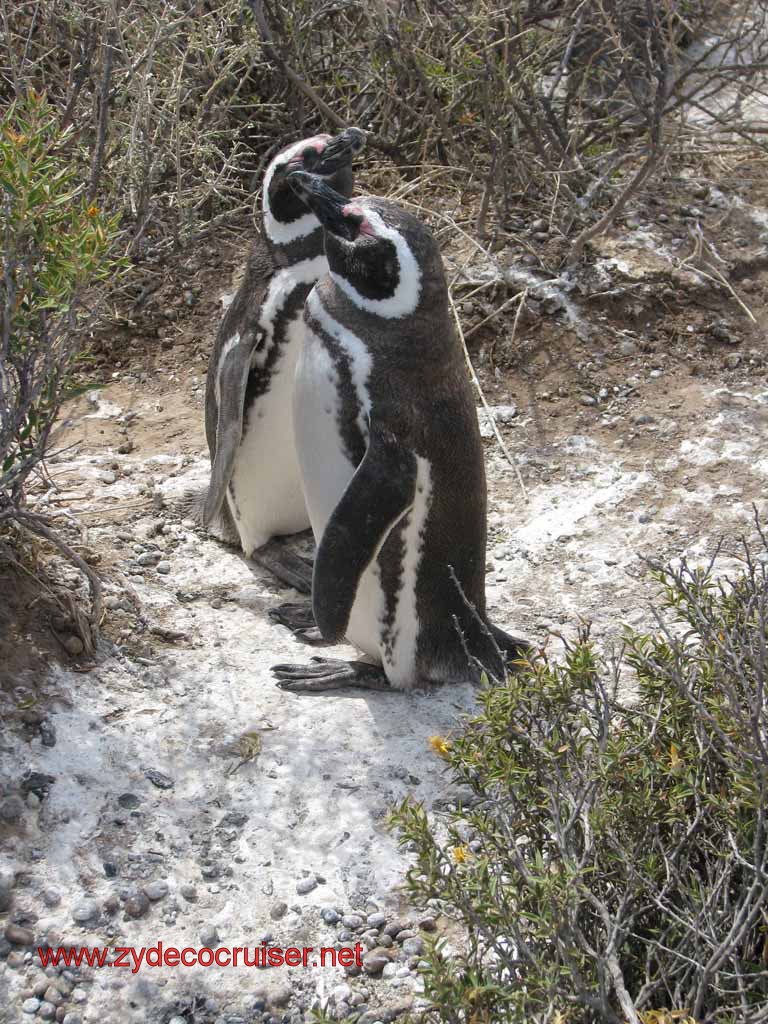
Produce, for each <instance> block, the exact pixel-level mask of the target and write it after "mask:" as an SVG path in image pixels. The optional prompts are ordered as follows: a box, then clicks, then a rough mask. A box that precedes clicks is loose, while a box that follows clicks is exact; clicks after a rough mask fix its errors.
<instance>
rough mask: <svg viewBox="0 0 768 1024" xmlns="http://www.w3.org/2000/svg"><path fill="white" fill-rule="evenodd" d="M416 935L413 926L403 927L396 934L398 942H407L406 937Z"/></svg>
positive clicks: (409, 937) (411, 937)
mask: <svg viewBox="0 0 768 1024" xmlns="http://www.w3.org/2000/svg"><path fill="white" fill-rule="evenodd" d="M415 937H416V932H415V931H414V930H413V928H403V930H402V931H399V932H398V933H397V935H396V936H395V938H396V939H397V941H398V942H405V940H406V939H413V938H415Z"/></svg>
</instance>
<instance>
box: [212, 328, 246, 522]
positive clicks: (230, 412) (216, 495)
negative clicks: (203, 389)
mask: <svg viewBox="0 0 768 1024" xmlns="http://www.w3.org/2000/svg"><path fill="white" fill-rule="evenodd" d="M252 353H253V337H252V335H251V334H250V333H248V334H246V335H245V337H244V338H243V339H242V340H238V341H237V343H236V344H235V345H233V346H232V348H230V349H229V350H228V351H226V352H225V353H224V355H223V356H222V359H221V364H220V366H219V377H218V395H217V397H218V419H217V423H216V455H215V457H214V460H213V465H212V466H211V481H210V483H209V485H208V492H207V494H206V496H205V503H204V505H203V512H202V520H203V524H204V525H205V526H209V525H210V524H211V523H212V522H213V520H214V519H215V518H216V516H217V515H218V513H219V510H220V509H221V506H222V505H223V504H224V498H225V496H226V493H227V487H228V486H229V481H230V479H231V477H232V470H233V468H234V465H235V456H236V455H237V449H238V447H239V445H240V438H241V437H242V433H243V407H244V404H245V386H246V383H247V381H248V372H249V370H250V368H251V355H252Z"/></svg>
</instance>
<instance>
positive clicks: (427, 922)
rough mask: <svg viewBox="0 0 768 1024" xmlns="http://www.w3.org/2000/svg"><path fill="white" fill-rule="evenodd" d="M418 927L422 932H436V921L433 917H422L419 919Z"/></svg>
mask: <svg viewBox="0 0 768 1024" xmlns="http://www.w3.org/2000/svg"><path fill="white" fill-rule="evenodd" d="M419 928H421V930H422V931H423V932H436V931H437V921H436V920H435V919H434V917H423V918H422V919H421V921H419Z"/></svg>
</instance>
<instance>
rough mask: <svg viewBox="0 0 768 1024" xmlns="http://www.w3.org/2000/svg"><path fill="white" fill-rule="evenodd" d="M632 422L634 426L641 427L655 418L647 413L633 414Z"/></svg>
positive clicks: (653, 421)
mask: <svg viewBox="0 0 768 1024" xmlns="http://www.w3.org/2000/svg"><path fill="white" fill-rule="evenodd" d="M633 422H634V423H635V425H636V426H638V427H643V426H647V425H648V424H649V423H655V422H656V420H655V419H654V418H653V416H649V415H648V413H641V414H640V415H639V416H635V418H634V421H633Z"/></svg>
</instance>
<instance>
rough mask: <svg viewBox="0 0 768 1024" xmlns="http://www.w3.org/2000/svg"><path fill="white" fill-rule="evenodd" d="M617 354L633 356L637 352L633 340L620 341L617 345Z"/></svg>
mask: <svg viewBox="0 0 768 1024" xmlns="http://www.w3.org/2000/svg"><path fill="white" fill-rule="evenodd" d="M618 349H619V355H622V356H633V355H635V353H636V352H637V345H636V344H635V343H634V341H627V340H626V339H624V341H620V342H619V345H618Z"/></svg>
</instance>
